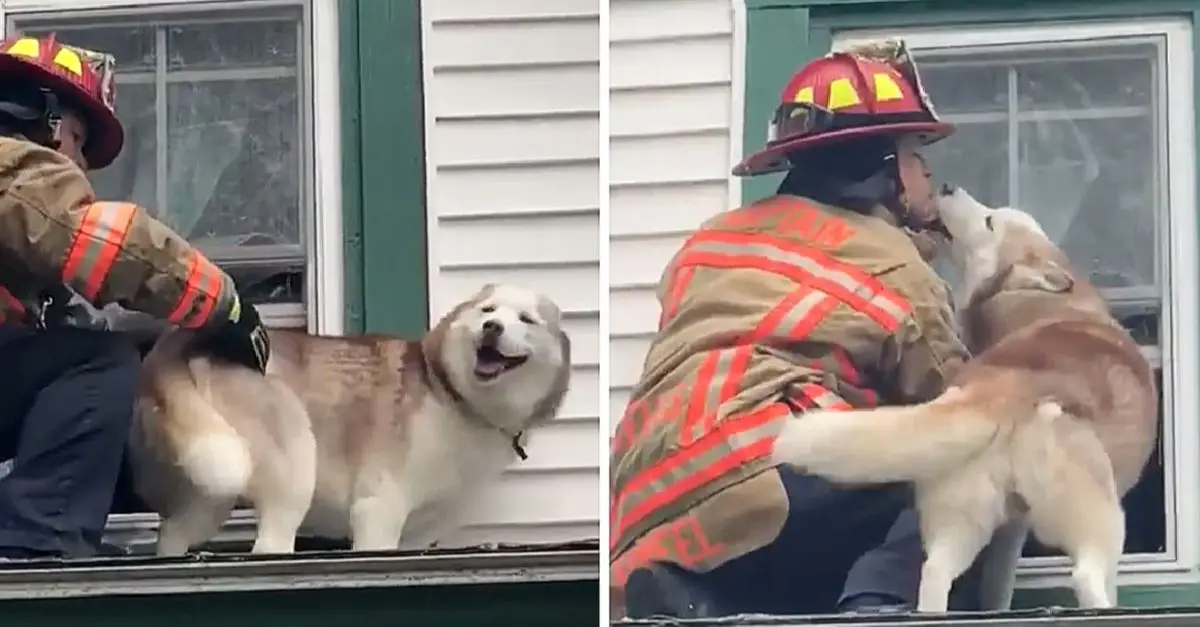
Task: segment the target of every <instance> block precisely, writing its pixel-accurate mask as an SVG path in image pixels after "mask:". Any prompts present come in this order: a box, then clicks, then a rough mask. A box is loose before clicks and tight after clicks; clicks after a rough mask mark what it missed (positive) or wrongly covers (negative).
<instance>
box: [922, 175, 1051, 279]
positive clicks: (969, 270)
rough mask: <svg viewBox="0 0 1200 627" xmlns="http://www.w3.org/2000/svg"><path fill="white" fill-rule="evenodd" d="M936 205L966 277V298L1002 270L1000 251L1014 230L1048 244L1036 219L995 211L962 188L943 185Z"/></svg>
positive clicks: (1007, 210)
mask: <svg viewBox="0 0 1200 627" xmlns="http://www.w3.org/2000/svg"><path fill="white" fill-rule="evenodd" d="M937 203H938V215H939V217H940V218H941V223H942V225H943V226H945V229H946V232H947V233H948V234H949V235H950V254H951V256H952V257H953V259H954V264H955V265H956V266H958V268H959V269H960V270H961V271H962V274H963V281H964V283H965V285H964V286H963V288H964V289H963V290H962V292H963V293H964V294H970V293H972V292H973V291H974V290H975V288H977V287H978V286H979V285H980V284H982V283H983V282H984V281H986V280H988V279H989V278H991V277H992V276H994V275H995V274H996V273H997V272H999V271H1000V270H1001V269H1002V268H1001V267H1000V260H1001V258H1002V254H1001V253H1002V251H1001V247H1002V246H1003V245H1004V243H1005V241H1006V235H1007V234H1008V233H1009V232H1010V231H1011V230H1013V229H1022V230H1026V231H1030V232H1032V233H1036V234H1037V235H1039V236H1040V237H1042V238H1045V239H1046V240H1047V241H1049V238H1047V236H1046V233H1045V231H1043V230H1042V227H1041V226H1040V225H1039V224H1038V222H1037V220H1036V219H1034V217H1033V216H1031V215H1029V214H1028V213H1025V212H1024V211H1021V210H1020V209H1014V208H1012V207H1001V208H998V209H993V208H991V207H988V206H987V205H984V204H983V203H981V202H979V201H978V200H975V198H974V197H972V196H971V195H970V194H969V193H967V191H966V190H964V189H962V188H958V187H954V186H951V185H943V186H942V187H941V189H940V190H938V197H937Z"/></svg>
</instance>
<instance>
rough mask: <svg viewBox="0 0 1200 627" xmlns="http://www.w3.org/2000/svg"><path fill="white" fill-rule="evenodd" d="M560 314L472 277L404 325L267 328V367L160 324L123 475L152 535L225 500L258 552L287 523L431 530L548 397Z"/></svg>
mask: <svg viewBox="0 0 1200 627" xmlns="http://www.w3.org/2000/svg"><path fill="white" fill-rule="evenodd" d="M561 317H562V315H561V312H560V310H559V308H558V306H557V305H555V304H554V303H553V302H551V301H550V300H549V299H548V298H546V297H544V296H542V295H539V294H537V293H534V292H532V291H530V290H527V289H524V288H521V287H517V286H512V285H488V286H486V287H484V288H483V289H482V290H481V291H479V292H478V293H477V294H476V295H475V296H474V297H472V298H471V299H469V300H468V301H466V302H464V303H461V304H460V305H458V306H457V307H456V308H455V309H454V310H453V311H451V312H450V313H449V314H447V315H446V316H445V317H444V318H443V319H442V320H441V321H440V322H439V323H438V324H437V326H435V327H434V328H433V329H432V330H431V331H429V332H428V334H426V335H425V337H424V338H423V339H422V340H420V341H408V340H403V339H400V338H395V337H387V336H382V335H368V336H362V337H321V336H314V335H309V334H306V333H303V332H298V331H288V330H272V331H271V332H270V339H271V346H272V357H271V360H270V365H269V367H268V370H267V375H266V376H265V377H263V376H261V375H259V374H258V373H256V372H254V371H252V370H249V369H247V368H244V367H241V366H238V365H233V364H226V363H221V362H217V361H214V360H212V359H209V358H207V357H205V356H203V355H196V354H193V353H192V352H191V351H190V349H189V348H188V347H189V339H190V334H191V333H192V332H191V331H185V330H174V331H170V332H168V333H167V334H166V335H164V336H163V337H162V338H161V339H160V340H159V341H158V343H157V344H156V345H155V346H154V348H153V349H152V350H151V351H150V353H149V354H148V355H147V357H146V360H145V366H144V368H143V379H142V384H141V399H140V402H139V407H138V410H137V418H136V420H135V424H134V429H133V437H132V445H131V449H132V455H131V458H132V461H133V472H134V480H135V485H136V489H137V491H138V493H139V495H140V496H141V497H142V498H143V499H144V500H145V501H146V503H147V504H148V505H150V506H151V507H152V508H154V509H155V510H156V511H158V512H159V513H160V514H161V515H162V517H163V522H162V526H161V528H160V531H159V539H158V553H159V554H160V555H179V554H182V553H184V552H186V551H187V550H188V548H190V547H193V546H196V545H198V544H201V543H203V542H205V541H207V540H210V539H211V538H212V537H213V535H215V533H216V532H217V530H218V529H219V528H220V525H221V523H222V522H224V521H225V520H226V518H228V516H229V513H230V510H231V509H232V508H233V507H234V506H235V504H236V503H237V502H239V500H242V501H245V502H248V503H249V504H251V505H253V507H254V508H255V510H257V513H258V517H259V526H258V536H257V540H256V542H255V543H254V552H256V553H289V552H292V551H293V550H294V544H295V538H296V535H297V531H298V530H299V529H300V528H301V527H302V526H303V528H304V529H305V531H306V532H308V531H311V532H312V533H315V534H316V535H319V536H325V537H333V538H345V537H349V538H351V539H352V541H353V548H354V549H355V550H388V549H395V548H397V546H398V545H399V543H400V541H401V540H402V539H403V540H404V543H405V545H406V546H421V547H425V546H429V545H430V544H433V543H435V542H437V541H438V540H440V539H443V538H444V537H445V536H446V535H447V534H449V533H450V532H452V531H453V530H454V529H455V528H456V527H457V525H458V523H459V515H460V513H461V511H462V510H463V509H464V506H465V505H467V504H468V503H469V502H470V501H471V500H472V497H473V496H476V495H477V494H478V491H479V490H481V489H485V486H486V485H487V484H488V483H489V482H490V481H491V480H494V479H496V478H497V477H498V476H499V475H500V474H501V472H502V471H503V470H504V469H505V468H506V467H508V466H509V465H510V464H512V463H513V462H514V461H515V460H516V459H517V458H518V457H520V458H524V457H525V451H524V446H525V443H526V441H527V438H528V435H529V431H530V429H532V428H534V427H536V426H538V425H539V424H542V423H544V422H546V421H547V420H550V419H551V418H553V417H554V415H555V414H556V412H557V411H558V408H559V406H560V405H561V403H562V401H563V397H564V396H565V394H566V392H567V386H568V383H569V373H570V360H571V358H570V341H569V339H568V338H567V336H566V334H565V333H564V332H563V331H562V328H561V322H562V320H561Z"/></svg>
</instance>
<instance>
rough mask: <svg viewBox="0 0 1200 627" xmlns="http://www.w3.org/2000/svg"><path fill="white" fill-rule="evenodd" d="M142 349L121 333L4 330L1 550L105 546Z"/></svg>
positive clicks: (0, 344) (75, 553)
mask: <svg viewBox="0 0 1200 627" xmlns="http://www.w3.org/2000/svg"><path fill="white" fill-rule="evenodd" d="M139 366H140V356H139V354H138V352H137V351H136V349H135V348H134V347H133V345H132V344H131V343H130V342H128V341H127V340H125V339H124V338H122V337H121V336H120V335H117V334H115V333H105V332H102V331H91V330H83V329H74V328H60V329H51V330H47V331H41V332H34V331H31V330H29V329H24V328H14V327H0V459H14V460H15V464H14V466H13V469H12V472H11V473H10V474H8V475H7V476H5V477H4V478H3V479H0V557H38V556H51V555H61V556H69V557H82V556H88V555H92V554H94V553H95V551H96V548H97V546H98V545H99V542H100V538H101V536H102V534H103V531H104V524H105V520H106V518H107V516H108V511H109V507H110V505H111V503H112V500H113V491H114V489H115V486H116V482H117V475H118V474H119V472H120V469H121V461H122V455H123V453H124V446H125V443H126V440H127V439H128V436H129V429H130V423H131V420H132V418H133V407H134V402H135V400H136V394H137V379H138V369H139Z"/></svg>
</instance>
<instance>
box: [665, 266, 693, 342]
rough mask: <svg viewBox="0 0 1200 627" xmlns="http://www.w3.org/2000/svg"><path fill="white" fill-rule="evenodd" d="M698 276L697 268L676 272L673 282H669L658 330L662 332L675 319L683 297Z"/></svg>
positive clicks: (681, 269) (672, 278) (687, 268)
mask: <svg viewBox="0 0 1200 627" xmlns="http://www.w3.org/2000/svg"><path fill="white" fill-rule="evenodd" d="M694 274H696V268H695V267H685V268H679V269H678V270H675V271H674V274H673V275H672V276H671V280H670V281H668V282H667V293H666V296H665V297H664V298H663V302H662V313H660V314H659V316H658V328H659V330H662V328H663V327H665V326H667V323H668V322H670V321H671V318H674V317H675V312H676V311H678V310H679V303H680V302H681V301H682V300H683V295H684V294H685V293H687V288H688V285H689V284H690V283H691V282H692V276H693V275H694Z"/></svg>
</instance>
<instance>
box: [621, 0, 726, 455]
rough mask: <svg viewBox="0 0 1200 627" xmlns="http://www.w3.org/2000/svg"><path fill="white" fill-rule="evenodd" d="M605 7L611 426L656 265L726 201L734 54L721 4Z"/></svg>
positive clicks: (635, 368)
mask: <svg viewBox="0 0 1200 627" xmlns="http://www.w3.org/2000/svg"><path fill="white" fill-rule="evenodd" d="M609 6H610V7H611V10H612V13H611V18H610V20H611V21H610V35H609V37H610V40H609V50H610V54H611V57H610V59H611V64H610V68H611V79H610V81H611V82H610V85H609V95H608V97H609V106H610V116H611V117H610V127H611V128H610V139H609V142H610V150H611V153H610V154H611V162H610V163H611V165H610V171H611V175H610V179H609V202H610V205H609V214H608V219H609V223H610V225H611V233H610V244H609V245H610V250H609V260H610V261H609V264H610V285H609V307H610V308H609V311H610V312H611V315H610V320H611V323H610V324H611V330H610V334H611V335H610V338H609V350H610V353H609V358H610V360H611V361H610V364H611V366H610V372H611V377H610V378H611V381H610V387H609V399H610V405H609V409H610V415H609V416H608V419H609V421H610V422H609V428H610V433H611V429H612V428H615V425H616V423H617V420H618V419H619V418H620V415H621V412H623V411H624V409H625V404H626V402H627V401H628V399H629V392H630V388H631V387H632V386H633V385H634V383H636V382H637V379H638V377H639V375H640V374H641V371H642V362H643V360H644V358H645V354H646V350H647V348H648V347H649V344H650V340H651V338H652V337H653V335H654V331H655V326H656V325H657V322H658V313H659V307H658V301H657V299H656V297H655V293H654V290H655V286H656V285H657V283H658V280H659V277H660V274H661V273H662V270H663V268H664V267H665V266H666V264H667V263H668V262H669V261H670V258H671V256H672V255H673V254H674V253H675V251H676V249H677V248H678V247H679V246H680V244H682V243H683V240H684V238H685V237H686V236H687V235H688V234H689V233H691V232H692V231H693V230H695V228H696V227H697V226H699V224H700V223H701V222H702V221H703V220H704V219H705V218H707V217H709V216H711V215H713V214H715V213H718V212H721V211H725V210H727V209H730V208H731V207H730V203H731V188H730V176H729V171H730V168H731V167H732V165H731V163H730V161H731V154H732V148H734V147H735V146H736V147H739V148H740V146H741V139H740V131H737V130H735V129H736V126H737V125H736V124H735V120H738V119H740V116H741V112H740V111H736V110H735V108H734V106H735V103H740V102H741V99H740V98H735V97H734V87H733V85H734V76H735V68H737V67H738V66H739V65H740V64H741V62H742V60H741V59H735V37H734V12H733V8H732V6H731V3H730V1H729V0H612V2H610V3H609ZM739 89H740V87H739ZM737 106H738V107H740V104H738V105H737ZM731 137H733V138H736V140H735V145H734V146H731V141H730V140H731Z"/></svg>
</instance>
